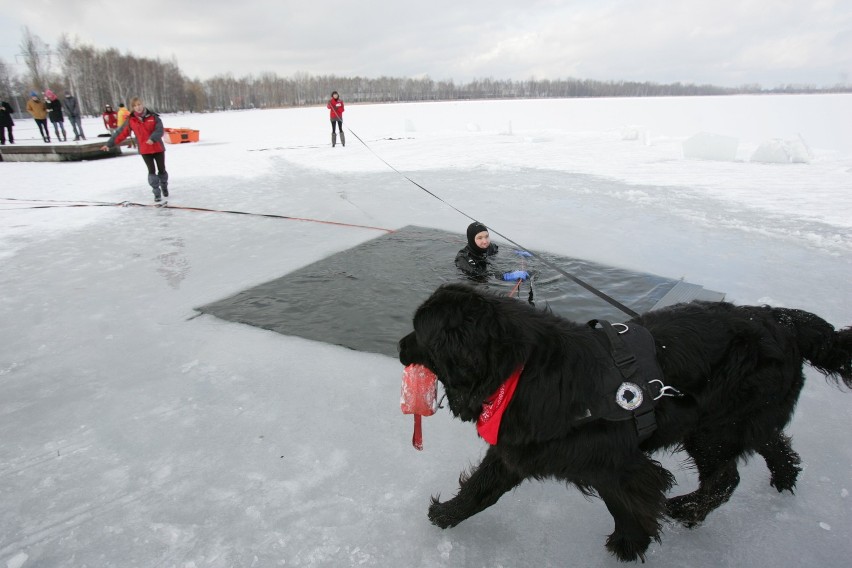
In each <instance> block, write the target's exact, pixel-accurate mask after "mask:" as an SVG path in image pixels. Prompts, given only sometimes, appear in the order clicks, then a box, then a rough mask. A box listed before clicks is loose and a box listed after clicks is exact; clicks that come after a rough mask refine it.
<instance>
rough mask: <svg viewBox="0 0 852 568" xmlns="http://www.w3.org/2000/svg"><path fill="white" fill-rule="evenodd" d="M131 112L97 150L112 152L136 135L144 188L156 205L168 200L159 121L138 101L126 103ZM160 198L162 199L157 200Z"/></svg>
mask: <svg viewBox="0 0 852 568" xmlns="http://www.w3.org/2000/svg"><path fill="white" fill-rule="evenodd" d="M130 108H132V109H133V112H132V113H131V114H130V117H129V118H128V119H127V120H126V121H125V122H124V124H122V125H121V126H120V127H118V128H117V129H116V131H115V132H114V133H113V134H112V136H110V138H109V140H107V142H106V144H104V145H103V146H101V150H103V151H104V152H108V151H109V150H110V149H112V148H115V146H116V145H117V144H120V143H121V142H122V141H123V140H124V139H126V138H127V137H128V136H130V133H131V132H132V133H133V134H135V135H136V141H137V143H138V145H139V155H141V156H142V160H143V161H144V162H145V166H146V167H147V168H148V185H150V186H151V189H153V190H154V202H155V203H160V202H161V201H162V197H168V196H169V173H168V172H167V171H166V146H165V145H164V144H163V134H164V133H165V130H164V129H163V121H162V120H161V119H160V115H158V114H157V113H155V112H152V111H150V110H148V109H147V108H145V103H144V102H142V99H140V98H139V97H133V98H132V99H130ZM161 195H162V197H161Z"/></svg>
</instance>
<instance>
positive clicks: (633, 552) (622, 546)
mask: <svg viewBox="0 0 852 568" xmlns="http://www.w3.org/2000/svg"><path fill="white" fill-rule="evenodd" d="M649 544H651V537H650V536H649V537H647V538H646V539H643V540H630V539H628V538H626V537H625V536H624V535H617V534H616V533H612V534H611V535H609V537H607V539H606V549H607V550H608V551H609V552H610V553H611V554H612V555H613V556H615V557H616V558H618V559H619V560H620V561H622V562H635V561H637V560H641V561H642V563H643V564H644V563H645V551H646V550H648V545H649Z"/></svg>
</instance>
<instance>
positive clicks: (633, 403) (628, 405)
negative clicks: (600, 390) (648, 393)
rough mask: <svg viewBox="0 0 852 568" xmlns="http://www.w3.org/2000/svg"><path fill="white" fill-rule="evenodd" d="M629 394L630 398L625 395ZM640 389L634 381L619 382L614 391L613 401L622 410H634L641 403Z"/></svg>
mask: <svg viewBox="0 0 852 568" xmlns="http://www.w3.org/2000/svg"><path fill="white" fill-rule="evenodd" d="M628 393H629V394H630V395H631V396H630V398H627V397H626V396H625V395H627V394H628ZM642 399H643V396H642V389H640V388H639V386H638V385H636V384H634V383H627V382H624V383H621V386H620V387H618V392H616V393H615V403H616V404H617V405H618V406H620V407H621V408H623V409H624V410H636V409H637V408H639V407H640V406H641V405H642Z"/></svg>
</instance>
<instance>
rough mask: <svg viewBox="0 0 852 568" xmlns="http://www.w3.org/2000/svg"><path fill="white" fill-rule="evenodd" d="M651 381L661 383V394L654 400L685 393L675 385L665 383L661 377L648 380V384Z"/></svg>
mask: <svg viewBox="0 0 852 568" xmlns="http://www.w3.org/2000/svg"><path fill="white" fill-rule="evenodd" d="M651 383H660V394H658V395H657V396H655V397H654V400H660V399H661V398H663V397H664V396H683V393H682V392H680V391H679V390H677V389H676V388H674V387H670V386H668V385H665V384H663V381H661V380H660V379H654V380H652V381H648V384H649V385H650V384H651Z"/></svg>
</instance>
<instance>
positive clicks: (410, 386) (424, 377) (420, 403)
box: [399, 365, 438, 450]
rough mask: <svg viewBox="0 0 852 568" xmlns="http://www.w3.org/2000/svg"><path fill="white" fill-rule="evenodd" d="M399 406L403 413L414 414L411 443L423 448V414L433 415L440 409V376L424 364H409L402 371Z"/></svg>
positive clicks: (420, 448)
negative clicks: (421, 418)
mask: <svg viewBox="0 0 852 568" xmlns="http://www.w3.org/2000/svg"><path fill="white" fill-rule="evenodd" d="M399 406H400V408H401V409H402V413H403V414H413V415H414V436H413V437H412V438H411V444H412V445H413V446H414V447H415V448H416V449H418V450H422V449H423V426H422V424H421V421H420V417H421V416H432V415H433V414H435V411H436V410H437V409H438V377H436V376H435V373H433V372H432V371H430V370H429V369H427V368H426V367H424V366H423V365H408V366H407V367H406V368H405V370H404V371H403V372H402V393H401V394H400V398H399Z"/></svg>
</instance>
